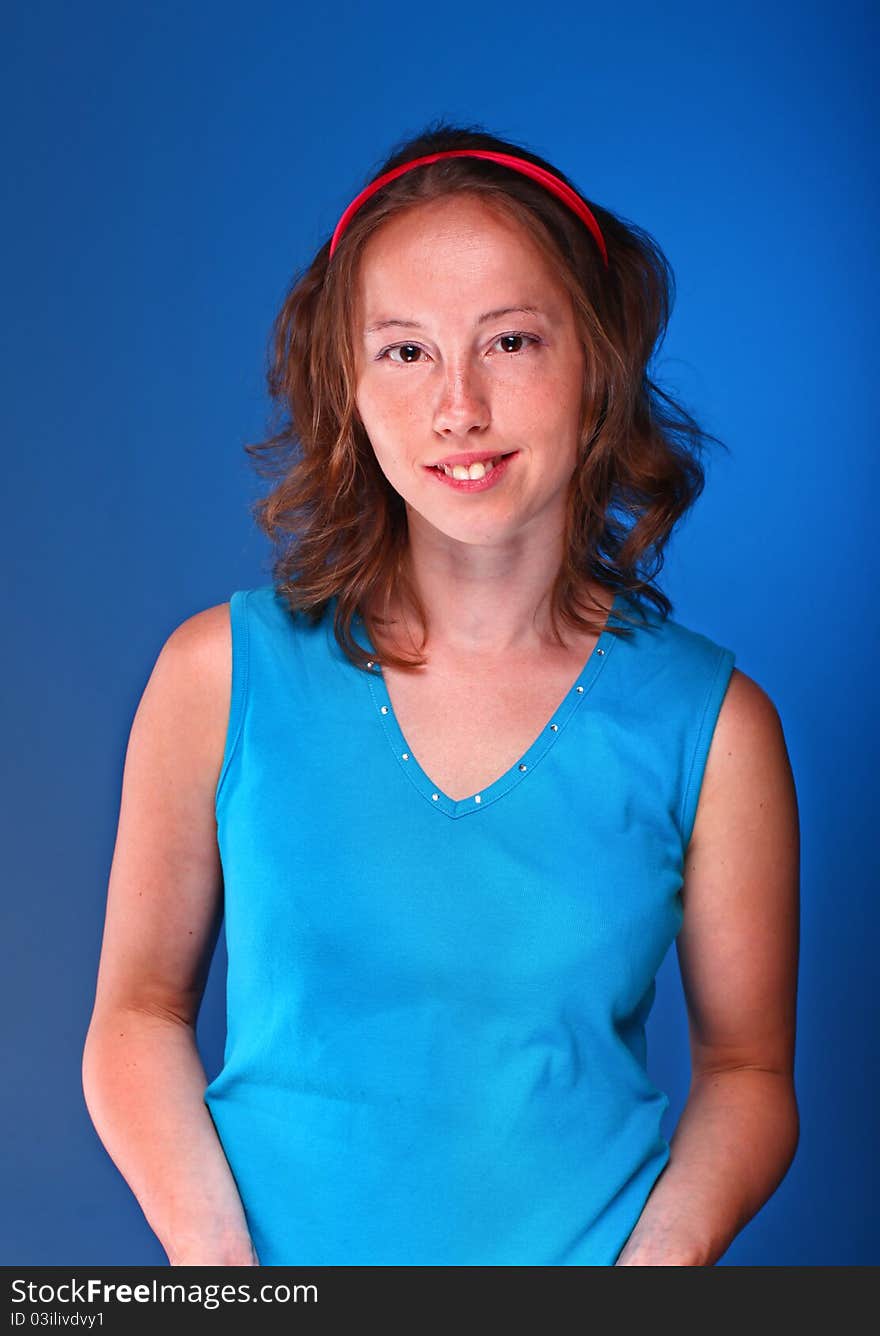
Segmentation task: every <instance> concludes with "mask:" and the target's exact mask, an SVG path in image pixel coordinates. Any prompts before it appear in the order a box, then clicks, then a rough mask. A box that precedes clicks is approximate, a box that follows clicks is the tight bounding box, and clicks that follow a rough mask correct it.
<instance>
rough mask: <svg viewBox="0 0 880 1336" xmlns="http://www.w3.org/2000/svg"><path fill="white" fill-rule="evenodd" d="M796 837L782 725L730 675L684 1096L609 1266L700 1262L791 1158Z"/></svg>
mask: <svg viewBox="0 0 880 1336" xmlns="http://www.w3.org/2000/svg"><path fill="white" fill-rule="evenodd" d="M799 881H800V832H799V822H798V810H797V798H796V793H795V785H794V779H793V777H792V773H791V767H790V764H789V758H788V751H787V748H786V745H785V738H784V735H783V730H782V724H781V722H780V720H779V716H778V714H777V712H776V708H775V706H774V705H773V702H772V701H771V700H770V698H769V697H768V696H767V695H766V694H765V693H764V691H763V690H762V689H761V688H760V687H759V686H758V684H757V683H756V682H753V681H752V679H751V678H749V677H747V676H746V675H745V674H744V673H741V672H739V670H734V673H733V676H732V678H731V682H730V685H729V687H728V690H727V694H726V696H725V699H724V703H723V705H722V707H721V712H720V714H719V717H718V722H717V725H716V728H715V733H714V735H713V739H712V745H711V748H710V751H709V757H708V760H707V764H706V771H705V775H704V779H703V785H702V788H701V791H700V800H699V805H698V809H697V817H696V821H695V824H694V831H693V838H692V840H691V844H690V847H689V849H688V857H687V860H686V865H685V881H684V919H683V923H682V928H681V932H680V933H679V937H678V943H677V949H678V957H679V964H680V967H681V974H682V981H683V984H684V991H685V997H686V1000H687V1006H688V1018H689V1027H690V1041H691V1068H692V1076H691V1088H690V1092H689V1095H688V1099H687V1102H686V1104H685V1107H684V1110H683V1112H682V1115H681V1118H680V1119H679V1123H678V1126H677V1127H676V1129H675V1134H674V1136H673V1137H672V1140H671V1142H670V1152H671V1153H670V1159H669V1163H668V1164H667V1166H666V1168H665V1169H664V1171H663V1173H662V1174H661V1175H660V1177H659V1179H658V1180H657V1183H656V1184H655V1186H654V1189H653V1191H652V1193H651V1195H650V1197H649V1198H648V1200H647V1202H646V1204H645V1208H644V1210H643V1211H642V1214H641V1216H640V1218H639V1220H638V1222H637V1224H636V1227H635V1229H634V1230H633V1232H632V1234H631V1236H630V1238H629V1239H628V1241H627V1243H626V1245H625V1247H624V1248H623V1250H622V1252H621V1255H620V1257H619V1258H618V1262H617V1264H618V1265H623V1266H639V1265H647V1266H656V1265H673V1266H676V1265H677V1266H710V1265H712V1263H714V1262H715V1261H717V1259H718V1258H719V1257H720V1256H721V1255H722V1254H723V1253H724V1252H725V1251H726V1249H727V1247H728V1246H729V1244H730V1243H731V1242H732V1240H733V1239H734V1238H735V1236H736V1235H737V1233H739V1231H740V1230H741V1229H742V1228H743V1227H744V1226H745V1225H746V1224H747V1222H748V1221H749V1220H750V1219H751V1218H752V1216H753V1215H754V1214H755V1213H756V1212H757V1211H758V1210H759V1209H760V1207H761V1206H762V1205H763V1204H764V1202H765V1201H767V1199H768V1198H769V1197H770V1196H771V1194H772V1193H773V1192H774V1191H775V1189H776V1188H777V1186H778V1185H779V1183H780V1182H781V1180H782V1179H783V1177H784V1176H785V1174H786V1172H787V1171H788V1168H789V1166H790V1164H791V1161H792V1159H793V1157H794V1154H795V1151H796V1149H797V1144H798V1139H799V1132H800V1120H799V1114H798V1107H797V1099H796V1094H795V1087H794V1050H795V1012H796V1003H797V972H798V942H799Z"/></svg>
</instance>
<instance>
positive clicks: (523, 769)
mask: <svg viewBox="0 0 880 1336" xmlns="http://www.w3.org/2000/svg"><path fill="white" fill-rule="evenodd" d="M622 602H623V596H622V594H620V593H616V594H615V596H614V599H613V601H612V604H611V607H610V609H609V612H608V616H607V618H606V621H605V627H604V629H603V630H602V632H601V634H600V635H599V638H598V640H597V641H596V644H595V645H594V646H593V648H592V650H591V651H590V654H589V656H588V658H587V661H586V663H585V664H584V665H583V667H582V668H581V670H580V672H579V673H578V675H577V677H576V678H575V680H574V681H573V682H572V684H571V686H570V687H569V689H568V691H567V692H566V693H565V695H564V697H563V698H562V700H561V701H560V702H559V704H558V705H557V707H556V709H555V710H554V711H553V713H552V714H551V716H550V718H549V719H548V720H547V722H546V723H545V724H544V727H543V728H542V729H541V731H540V733H539V734H538V736H537V737H536V738H535V739H534V741H533V742H532V743H531V744H530V745H529V746H528V747H527V748H526V750H525V751H524V752H523V754H522V755H521V756H520V757H519V759H518V760H517V761H515V762H514V763H513V765H512V766H510V767H509V769H507V770H505V772H504V774H503V775H499V777H498V778H497V779H495V780H493V781H492V783H491V784H487V785H486V787H485V788H483V789H481V790H480V791H479V793H472V794H471V795H470V796H469V797H467V798H450V796H449V795H448V794H447V793H444V792H443V790H442V789H441V788H440V787H439V786H438V785H437V784H435V783H434V781H433V780H432V779H431V777H430V775H428V774H427V773H426V771H425V770H423V768H422V766H421V765H420V763H419V762H418V760H417V759H416V757H415V755H414V753H413V751H412V749H411V747H410V746H409V744H408V742H407V740H406V738H405V737H404V735H403V730H402V729H401V727H400V724H399V723H398V722H397V716H396V714H395V711H394V707H393V705H392V703H391V697H390V695H389V693H388V685H387V683H386V681H385V675H384V673H383V672H382V669H381V666H380V664H379V660H378V658H377V656H376V649H375V646H374V644H373V642H372V640H371V638H370V635H369V632H368V630H367V626H366V622H365V621H364V620H363V618H362V617H360V616H358V617H357V619H356V620H357V625H358V627H359V628H360V630H361V633H362V637H363V641H364V644H365V647H366V649H367V651H368V652H369V654H370V656H371V658H370V669H369V671H367V672H360V675H361V676H362V677H365V678H366V680H367V686H368V688H369V691H370V699H371V703H372V706H373V709H374V710H375V711H376V713H377V714H378V716H379V718H380V720H381V722H382V728H383V732H384V734H385V737H386V739H387V741H388V744H389V746H390V747H391V750H392V751H393V752H394V755H395V756H396V758H397V761H398V764H399V765H400V767H401V769H402V770H403V772H404V774H405V775H406V777H407V779H408V780H409V781H410V783H411V784H412V785H413V787H414V788H415V790H416V791H417V793H419V794H420V795H421V796H422V797H423V798H424V799H425V801H426V802H428V803H429V804H430V805H431V807H433V808H434V809H435V810H436V811H438V812H442V813H443V814H444V816H448V817H451V818H453V819H454V820H455V819H458V818H459V817H463V816H469V815H471V814H472V813H475V812H481V811H485V810H486V808H487V807H490V806H491V805H492V804H493V803H495V802H498V800H499V799H500V798H503V797H504V795H505V794H506V793H509V792H510V790H511V789H513V788H515V787H516V785H517V784H521V783H522V782H523V780H524V779H526V778H527V777H528V776H529V775H530V774H531V773H532V771H533V770H534V768H535V766H536V765H537V764H538V762H539V761H540V760H541V759H542V757H544V756H545V755H546V754H547V752H548V751H550V749H551V747H553V746H554V745H555V744H556V743H557V741H558V739H559V737H560V736H561V734H562V733H563V732H564V731H565V727H566V725H567V724H568V723H569V721H570V720H571V718H572V715H573V714H574V713H575V711H576V710H577V708H578V706H579V705H580V704H581V702H582V701H584V700H585V699H586V697H587V696H588V695H589V693H590V690H591V689H592V688H593V687H594V686H595V684H596V679H597V678H598V676H599V674H600V672H601V671H602V668H603V667H604V665H605V663H606V662H607V660H608V658H609V656H610V655H611V653H612V651H613V649H614V646H615V644H616V643H617V636H615V635H612V633H611V632H610V631H609V629H608V628H609V625H610V623H611V621H612V619H615V618H616V614H618V613H619V612H621V610H622Z"/></svg>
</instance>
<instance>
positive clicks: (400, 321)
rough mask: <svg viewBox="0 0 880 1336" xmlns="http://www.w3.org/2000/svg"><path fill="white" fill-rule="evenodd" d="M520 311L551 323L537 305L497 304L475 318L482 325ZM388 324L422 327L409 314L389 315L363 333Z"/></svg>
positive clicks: (386, 326)
mask: <svg viewBox="0 0 880 1336" xmlns="http://www.w3.org/2000/svg"><path fill="white" fill-rule="evenodd" d="M520 313H522V314H524V315H540V316H543V317H544V319H545V320H551V323H552V317H551V316H549V315H548V314H547V312H546V311H542V310H541V308H540V307H539V306H499V307H498V309H497V310H495V311H484V313H483V314H482V315H481V316H479V317H478V318H477V324H478V325H484V324H485V323H486V321H487V320H497V319H498V318H499V317H500V316H502V315H518V314H520ZM389 325H403V326H405V327H407V328H409V329H422V328H423V326H422V325H420V324H419V322H418V320H413V319H412V317H410V316H390V317H387V318H386V319H383V320H376V321H374V322H373V323H372V324H371V325H367V327H366V329H365V330H364V333H365V334H373V333H375V331H376V330H378V329H387V328H388V326H389Z"/></svg>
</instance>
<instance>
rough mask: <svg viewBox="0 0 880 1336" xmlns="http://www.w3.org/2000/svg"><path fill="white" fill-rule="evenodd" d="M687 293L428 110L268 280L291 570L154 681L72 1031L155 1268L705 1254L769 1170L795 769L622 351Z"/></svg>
mask: <svg viewBox="0 0 880 1336" xmlns="http://www.w3.org/2000/svg"><path fill="white" fill-rule="evenodd" d="M670 288H671V274H670V273H669V270H668V266H667V265H666V262H665V260H664V258H663V256H662V254H661V252H660V250H659V249H658V247H657V246H656V244H655V243H654V242H653V241H652V240H651V238H650V237H649V236H648V235H647V234H646V233H645V232H644V231H642V230H641V229H639V228H638V227H636V226H634V225H632V224H629V223H625V222H624V221H623V220H622V219H620V218H619V217H617V216H616V215H615V214H613V213H612V212H610V211H609V210H607V209H603V208H600V207H599V206H597V205H595V204H588V203H587V202H586V201H585V199H584V198H583V196H581V195H580V194H579V193H578V192H577V191H576V190H575V189H574V187H573V186H572V185H571V183H570V182H568V181H567V180H566V178H565V177H564V176H562V174H561V173H560V172H558V171H557V170H556V168H555V167H553V166H551V165H550V164H549V163H547V162H546V161H545V160H544V159H542V158H539V157H537V156H536V155H535V154H533V153H531V152H529V151H527V150H525V149H523V148H520V147H518V146H516V145H514V144H511V143H509V142H507V141H503V140H499V139H497V138H495V137H493V136H491V135H489V134H487V133H484V132H483V131H481V130H479V129H473V128H457V127H454V126H449V125H440V126H439V128H437V127H436V126H435V127H433V128H431V129H429V131H428V132H427V133H426V134H424V135H422V136H420V137H419V138H417V139H415V140H413V141H410V142H408V143H406V144H405V145H403V146H402V147H401V148H400V149H399V150H398V151H397V152H395V154H394V155H393V157H391V158H390V159H389V160H388V161H387V162H386V163H385V164H384V166H383V168H382V169H381V170H380V172H379V173H378V174H377V176H376V177H375V178H374V179H373V181H372V182H371V183H370V184H369V185H368V186H367V187H366V188H365V189H364V191H362V192H361V194H360V195H359V196H358V197H357V198H356V199H355V200H354V201H353V202H352V204H351V206H350V207H349V208H348V209H347V210H346V211H345V213H344V214H343V216H342V217H341V218H340V220H339V225H338V226H337V227H336V230H335V232H334V234H333V237H332V238H331V239H330V241H329V242H328V243H327V244H325V245H324V246H322V247H321V249H320V251H319V252H318V254H317V255H316V257H315V258H314V260H313V261H312V263H311V264H310V265H309V267H308V268H307V269H306V270H305V271H304V272H303V273H302V274H301V275H300V276H299V277H298V280H297V281H296V282H295V284H294V286H293V288H292V290H291V292H290V294H289V296H288V298H287V300H286V302H285V304H284V306H283V309H282V310H281V312H280V314H279V316H278V319H277V323H276V329H275V339H274V357H273V361H272V365H271V369H270V374H269V385H270V390H271V393H272V395H273V397H274V399H275V401H276V402H277V404H278V406H279V408H280V409H281V410H282V420H281V422H280V423H276V424H275V425H276V426H278V427H279V428H280V429H279V430H277V432H276V434H275V435H273V436H271V437H270V439H269V440H267V441H265V442H263V443H259V444H257V445H251V446H249V447H248V450H249V451H251V452H252V453H253V455H254V457H255V458H259V459H260V461H261V465H260V467H261V469H262V471H263V472H264V473H265V474H267V475H271V476H273V478H274V479H275V485H274V486H273V487H272V489H271V490H270V491H269V492H268V493H267V495H265V496H264V497H263V498H262V499H261V500H260V502H259V503H258V506H257V515H258V518H259V520H260V523H261V524H262V526H263V529H264V531H265V532H266V534H267V535H268V536H269V537H270V538H271V539H272V540H273V542H274V543H275V545H276V553H275V559H274V567H273V579H272V581H271V583H267V584H265V585H262V586H259V587H255V588H253V589H249V590H239V591H236V592H235V593H234V594H233V595H232V597H231V599H230V601H229V603H223V604H220V605H218V606H216V607H212V608H208V609H206V610H205V611H203V612H200V613H198V614H197V615H195V616H193V617H190V618H188V619H187V620H186V621H185V622H183V623H182V625H180V626H179V627H177V628H176V629H175V630H174V632H173V634H171V635H170V637H169V638H168V640H167V642H166V643H165V645H164V646H163V648H162V651H161V653H160V655H159V657H158V660H157V662H156V665H155V667H154V669H153V672H152V675H151V677H150V680H149V683H148V686H147V688H146V690H145V692H144V695H143V698H142V700H141V703H140V706H139V708H138V711H137V714H136V717H135V720H134V724H133V726H132V732H131V738H130V741H129V747H128V752H127V756H126V765H125V775H124V780H123V791H122V803H121V812H120V821H119V832H118V838H117V844H116V849H115V853H114V858H113V866H112V871H111V877H110V886H109V892H108V904H107V920H106V926H105V934H104V943H103V949H102V956H101V964H100V970H99V976H98V984H97V996H96V1001H95V1008H94V1015H93V1018H92V1022H91V1026H90V1030H89V1035H88V1039H87V1042H86V1049H85V1053H84V1062H83V1078H84V1089H85V1094H86V1099H87V1103H88V1108H89V1110H90V1113H91V1116H92V1118H93V1120H94V1123H95V1126H96V1128H97V1130H98V1132H99V1134H100V1136H101V1137H102V1139H103V1141H104V1143H105V1145H106V1147H107V1149H108V1152H109V1153H110V1155H111V1156H112V1157H113V1159H114V1161H115V1163H116V1164H117V1165H118V1167H119V1169H120V1171H121V1172H122V1173H123V1174H124V1176H125V1177H126V1179H127V1181H128V1182H129V1184H130V1185H131V1187H132V1190H133V1191H134V1193H135V1194H136V1196H137V1198H138V1200H139V1202H140V1203H141V1205H142V1207H143V1209H144V1212H145V1214H146V1217H147V1219H148V1221H149V1223H150V1225H151V1227H152V1228H153V1229H154V1230H155V1232H156V1234H157V1236H158V1237H159V1239H160V1241H161V1242H162V1244H163V1246H164V1247H165V1249H166V1251H167V1252H168V1255H169V1258H170V1260H171V1262H172V1264H178V1265H179V1264H185V1263H199V1264H212V1263H226V1264H263V1265H266V1264H302V1265H308V1264H318V1265H333V1264H351V1265H371V1264H373V1265H395V1264H396V1265H419V1264H427V1265H516V1264H525V1265H614V1264H617V1265H623V1264H628V1265H645V1264H651V1265H684V1266H693V1265H710V1264H712V1263H713V1262H714V1261H715V1260H717V1258H718V1257H719V1256H720V1255H721V1254H722V1253H723V1252H724V1251H725V1249H726V1248H727V1246H728V1245H729V1243H730V1241H731V1240H732V1239H733V1238H734V1236H735V1235H736V1233H737V1232H738V1231H739V1230H740V1229H741V1228H742V1227H743V1225H744V1224H745V1223H746V1222H747V1221H748V1220H749V1219H750V1218H751V1217H752V1215H753V1214H754V1213H755V1212H756V1211H757V1210H758V1209H759V1207H760V1206H761V1205H762V1204H763V1203H764V1202H765V1201H766V1200H767V1198H768V1197H769V1196H770V1194H771V1193H772V1192H773V1190H774V1189H775V1187H776V1186H777V1185H778V1183H779V1182H780V1180H781V1178H782V1177H783V1175H784V1174H785V1172H786V1170H787V1168H788V1166H789V1164H790V1162H791V1159H792V1157H793V1154H794V1152H795V1148H796V1145H797V1140H798V1111H797V1104H796V1098H795V1091H794V1085H793V1058H794V1034H795V1000H796V975H797V953H798V860H799V832H798V817H797V806H796V797H795V791H794V784H793V780H792V775H791V770H790V766H789V761H788V756H787V750H786V745H785V741H784V737H783V731H782V727H781V724H780V720H779V718H778V714H777V711H776V709H775V707H774V705H773V703H772V702H771V701H770V699H769V698H768V696H767V695H766V694H765V692H764V691H763V690H762V688H761V687H760V686H758V685H757V683H755V682H754V681H753V680H752V679H750V678H749V677H748V676H747V675H746V674H744V673H743V672H741V671H740V670H738V669H736V668H734V666H733V665H734V654H733V651H731V650H730V649H728V648H726V647H725V646H722V645H719V644H717V643H716V642H714V641H713V640H711V639H710V638H708V637H707V636H705V635H703V634H701V633H700V632H698V631H696V630H693V629H689V628H686V627H684V626H682V625H681V624H679V623H677V622H675V621H674V620H672V619H671V617H670V616H669V613H670V611H671V603H670V602H669V600H668V599H667V597H666V596H665V595H664V594H663V593H662V592H661V591H660V590H659V589H658V588H657V587H656V585H655V584H654V583H653V579H652V577H651V575H650V574H649V572H648V569H647V568H648V567H650V566H651V564H652V563H653V565H654V568H655V570H656V569H657V568H658V567H659V565H661V564H662V552H663V547H664V545H665V543H666V541H667V539H668V538H669V536H670V534H671V532H672V530H673V528H674V526H675V524H676V523H677V521H678V520H679V519H680V518H681V517H682V516H683V515H684V514H685V512H686V511H687V510H688V508H689V507H690V506H691V504H692V503H693V502H694V500H695V499H696V498H697V496H698V495H699V492H700V490H701V488H702V485H703V472H702V469H701V466H700V464H699V460H698V455H699V451H700V450H701V448H702V447H703V444H704V441H705V440H706V439H710V438H707V437H705V436H704V434H703V433H701V432H700V430H699V428H698V426H697V424H696V423H695V422H694V420H693V419H692V418H691V417H690V416H689V415H688V414H687V413H685V412H684V411H683V410H682V409H681V408H680V407H679V406H678V405H676V404H675V403H674V401H673V400H671V399H670V398H669V397H668V396H667V395H665V394H663V393H662V392H661V391H660V390H659V389H658V388H657V386H656V385H655V384H654V382H653V381H652V380H651V379H650V377H649V375H648V372H647V366H648V362H649V359H650V357H651V356H652V354H653V351H654V349H655V347H656V345H657V344H658V341H659V340H660V338H661V337H662V334H663V332H664V330H665V326H666V321H667V318H668V311H669V304H670ZM711 439H714V438H711ZM263 461H265V462H263ZM224 911H225V934H226V945H227V951H228V959H229V972H228V981H227V988H228V998H227V1001H228V1035H227V1042H226V1050H225V1056H224V1063H223V1067H222V1069H221V1071H220V1072H219V1073H218V1074H217V1076H216V1077H215V1078H214V1079H213V1080H212V1081H211V1082H210V1084H208V1085H207V1088H206V1074H205V1071H204V1068H203V1066H202V1063H201V1060H200V1057H199V1053H198V1049H197V1046H196V1039H195V1025H196V1017H197V1014H198V1010H199V1005H200V1000H201V996H202V991H203V988H204V983H205V978H206V975H207V971H208V967H209V963H210V959H211V956H212V953H213V949H214V946H215V943H216V940H217V936H218V933H219V928H220V922H221V918H222V917H223V914H224ZM674 940H675V941H676V942H677V950H678V958H679V962H680V966H681V973H682V980H683V986H684V991H685V996H686V1000H687V1006H688V1012H689V1020H690V1040H691V1055H692V1082H691V1088H690V1092H689V1096H688V1099H687V1103H686V1106H685V1109H684V1112H683V1115H682V1117H681V1119H680V1121H679V1123H678V1126H677V1128H676V1130H675V1133H674V1135H673V1137H672V1139H671V1142H667V1141H666V1140H665V1138H664V1136H663V1135H662V1133H661V1131H660V1121H661V1118H662V1116H663V1114H664V1112H665V1110H666V1108H667V1107H668V1102H669V1101H668V1098H667V1096H666V1095H665V1094H663V1093H662V1092H660V1091H659V1090H658V1089H656V1087H655V1086H654V1085H653V1084H652V1082H651V1080H650V1079H649V1077H648V1074H647V1071H646V1067H645V1061H646V1046H645V1021H646V1018H647V1016H648V1013H649V1011H650V1008H651V1004H652V1002H653V998H654V988H655V975H656V972H657V969H658V967H659V966H660V964H661V962H662V960H663V958H664V956H665V954H666V952H667V950H668V948H669V946H670V944H671V943H672V942H673V941H674Z"/></svg>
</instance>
